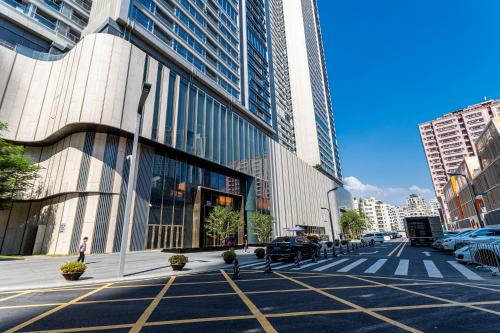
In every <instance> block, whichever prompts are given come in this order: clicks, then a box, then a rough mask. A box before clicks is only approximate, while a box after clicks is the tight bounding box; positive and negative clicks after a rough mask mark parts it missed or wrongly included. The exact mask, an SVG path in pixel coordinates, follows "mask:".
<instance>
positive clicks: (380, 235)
mask: <svg viewBox="0 0 500 333" xmlns="http://www.w3.org/2000/svg"><path fill="white" fill-rule="evenodd" d="M375 236H382V237H383V236H384V235H383V234H375Z"/></svg>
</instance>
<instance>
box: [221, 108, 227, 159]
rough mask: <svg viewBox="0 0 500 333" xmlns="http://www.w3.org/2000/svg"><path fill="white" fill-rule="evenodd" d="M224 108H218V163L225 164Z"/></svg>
mask: <svg viewBox="0 0 500 333" xmlns="http://www.w3.org/2000/svg"><path fill="white" fill-rule="evenodd" d="M226 114H227V111H226V108H225V107H224V106H222V105H221V108H220V164H222V165H226V157H227V156H226V142H227V140H226Z"/></svg>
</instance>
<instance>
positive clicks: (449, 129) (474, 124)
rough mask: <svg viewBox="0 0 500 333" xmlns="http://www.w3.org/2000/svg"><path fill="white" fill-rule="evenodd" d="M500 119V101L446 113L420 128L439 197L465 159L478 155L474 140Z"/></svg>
mask: <svg viewBox="0 0 500 333" xmlns="http://www.w3.org/2000/svg"><path fill="white" fill-rule="evenodd" d="M499 116H500V100H498V99H497V100H489V101H485V102H483V103H479V104H474V105H471V106H468V107H466V108H464V109H460V110H457V111H454V112H451V113H447V114H445V115H444V116H442V117H439V118H437V119H435V120H432V121H429V122H425V123H422V124H420V125H419V130H420V137H421V139H422V144H423V147H424V152H425V156H426V157H427V164H428V166H429V171H430V174H431V177H432V183H433V184H434V190H435V191H436V196H437V198H438V199H439V200H440V201H441V202H442V201H443V187H444V186H445V185H446V183H447V182H448V180H449V179H450V177H449V176H448V174H449V173H452V172H453V171H455V169H456V168H457V167H458V165H459V164H460V163H461V162H462V159H463V158H464V157H467V156H476V154H477V152H476V148H475V145H474V141H475V140H476V139H477V138H478V137H479V135H480V134H481V132H482V131H483V129H484V128H485V126H486V124H487V123H488V122H489V121H490V119H491V118H493V117H499Z"/></svg>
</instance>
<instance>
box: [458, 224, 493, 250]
mask: <svg viewBox="0 0 500 333" xmlns="http://www.w3.org/2000/svg"><path fill="white" fill-rule="evenodd" d="M455 239H456V238H455ZM499 239H500V227H487V228H482V229H477V230H475V231H474V232H472V233H470V234H468V235H466V236H465V237H461V238H460V239H456V240H455V248H454V249H455V250H457V249H459V248H461V247H463V246H465V245H467V244H469V243H492V242H494V241H496V240H499Z"/></svg>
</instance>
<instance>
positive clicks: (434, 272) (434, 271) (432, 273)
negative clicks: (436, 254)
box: [424, 260, 443, 279]
mask: <svg viewBox="0 0 500 333" xmlns="http://www.w3.org/2000/svg"><path fill="white" fill-rule="evenodd" d="M424 266H425V270H426V271H427V275H428V276H429V277H433V278H439V279H442V278H443V274H441V272H440V271H439V269H438V268H437V267H436V264H434V261H432V260H424Z"/></svg>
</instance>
